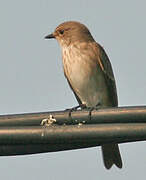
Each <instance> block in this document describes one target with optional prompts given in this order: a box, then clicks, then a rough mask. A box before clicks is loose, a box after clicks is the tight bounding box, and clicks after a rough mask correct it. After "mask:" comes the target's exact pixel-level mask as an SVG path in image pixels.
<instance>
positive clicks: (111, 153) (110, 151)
mask: <svg viewBox="0 0 146 180" xmlns="http://www.w3.org/2000/svg"><path fill="white" fill-rule="evenodd" d="M102 155H103V161H104V165H105V167H106V168H107V169H110V168H111V167H112V165H113V164H115V165H116V166H117V167H119V168H122V159H121V155H120V151H119V147H118V144H105V145H102Z"/></svg>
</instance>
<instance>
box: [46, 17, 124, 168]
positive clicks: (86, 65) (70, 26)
mask: <svg viewBox="0 0 146 180" xmlns="http://www.w3.org/2000/svg"><path fill="white" fill-rule="evenodd" d="M46 38H56V39H57V41H58V42H59V44H60V46H61V49H62V58H63V68H64V74H65V77H66V78H67V81H68V83H69V85H70V87H71V89H72V91H73V92H74V94H75V97H76V99H77V101H78V103H79V104H80V105H82V104H84V105H85V106H86V107H95V106H97V105H98V104H100V108H102V107H114V106H118V98H117V91H116V85H115V78H114V74H113V71H112V67H111V63H110V61H109V58H108V56H107V55H106V53H105V51H104V49H103V48H102V47H101V46H100V45H99V44H98V43H96V42H95V40H94V39H93V37H92V35H91V33H90V32H89V30H88V28H87V27H86V26H85V25H83V24H81V23H79V22H75V21H69V22H65V23H62V24H60V25H59V26H58V27H57V28H56V29H55V31H54V33H52V34H51V35H48V36H46ZM102 154H103V160H104V165H105V167H106V168H107V169H110V168H111V167H112V165H113V164H115V165H116V166H117V167H119V168H122V160H121V156H120V152H119V148H118V145H117V144H106V145H103V146H102Z"/></svg>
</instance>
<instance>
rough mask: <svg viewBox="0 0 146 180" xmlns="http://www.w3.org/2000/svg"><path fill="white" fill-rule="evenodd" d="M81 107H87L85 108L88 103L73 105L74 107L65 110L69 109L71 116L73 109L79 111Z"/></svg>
mask: <svg viewBox="0 0 146 180" xmlns="http://www.w3.org/2000/svg"><path fill="white" fill-rule="evenodd" d="M79 108H80V109H85V108H86V105H85V104H80V105H78V106H75V107H72V108H70V109H65V111H68V112H69V117H71V113H72V112H73V111H77V110H78V109H79Z"/></svg>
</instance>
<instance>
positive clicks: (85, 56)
mask: <svg viewBox="0 0 146 180" xmlns="http://www.w3.org/2000/svg"><path fill="white" fill-rule="evenodd" d="M62 54H63V67H64V73H65V76H66V78H67V80H68V82H69V85H70V86H71V88H72V90H73V92H74V94H75V96H76V98H77V100H78V102H79V104H85V105H86V106H87V107H94V106H96V105H97V104H99V103H100V105H101V106H102V107H106V106H117V94H116V86H115V80H114V76H113V71H112V67H111V64H110V62H109V59H108V57H107V55H106V54H105V51H104V50H103V49H102V47H101V46H100V45H98V44H97V43H95V42H94V45H93V42H92V43H91V42H90V43H86V44H85V43H80V44H78V43H76V44H73V45H71V46H68V47H65V46H64V47H62Z"/></svg>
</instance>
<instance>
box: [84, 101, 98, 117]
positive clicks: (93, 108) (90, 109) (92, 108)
mask: <svg viewBox="0 0 146 180" xmlns="http://www.w3.org/2000/svg"><path fill="white" fill-rule="evenodd" d="M100 108H101V103H98V104H97V105H96V106H94V107H86V109H87V110H88V111H89V119H90V120H91V116H92V111H93V110H99V109H100Z"/></svg>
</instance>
